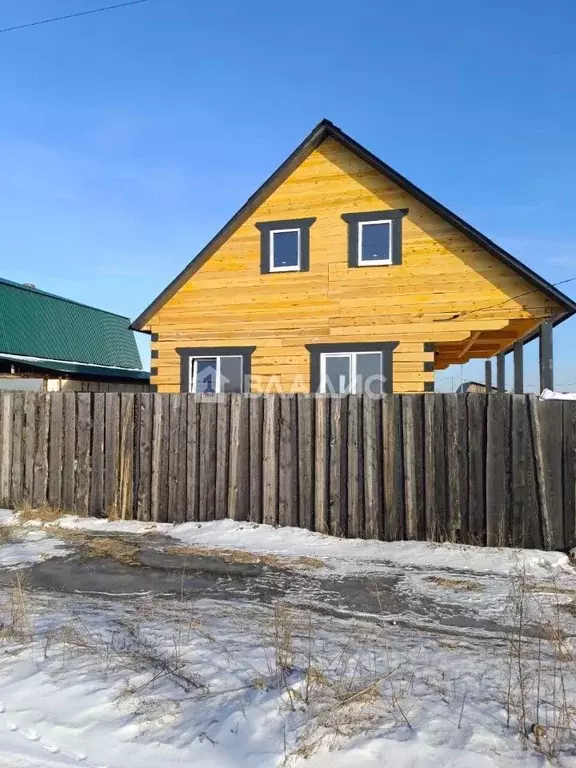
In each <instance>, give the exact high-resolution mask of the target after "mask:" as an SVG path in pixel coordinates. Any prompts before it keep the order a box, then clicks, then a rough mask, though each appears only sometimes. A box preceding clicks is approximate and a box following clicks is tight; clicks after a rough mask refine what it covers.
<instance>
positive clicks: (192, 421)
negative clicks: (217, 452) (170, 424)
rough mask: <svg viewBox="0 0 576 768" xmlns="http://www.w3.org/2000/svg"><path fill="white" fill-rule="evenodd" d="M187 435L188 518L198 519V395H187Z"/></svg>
mask: <svg viewBox="0 0 576 768" xmlns="http://www.w3.org/2000/svg"><path fill="white" fill-rule="evenodd" d="M186 399H187V400H188V408H187V437H186V485H187V490H186V520H198V519H199V517H198V490H199V472H200V468H199V459H200V450H199V447H200V444H199V437H200V432H199V421H200V417H199V410H198V409H199V406H198V400H197V398H196V395H186Z"/></svg>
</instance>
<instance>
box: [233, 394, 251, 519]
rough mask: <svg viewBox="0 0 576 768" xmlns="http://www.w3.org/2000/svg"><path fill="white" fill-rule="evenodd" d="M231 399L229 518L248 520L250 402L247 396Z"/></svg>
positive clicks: (235, 396)
mask: <svg viewBox="0 0 576 768" xmlns="http://www.w3.org/2000/svg"><path fill="white" fill-rule="evenodd" d="M229 397H230V436H229V445H230V459H229V473H228V516H229V517H230V518H231V519H232V520H247V519H248V515H249V502H250V499H249V492H250V481H249V476H248V475H249V461H250V451H249V427H248V420H249V400H248V398H247V397H246V395H240V394H232V395H230V396H229Z"/></svg>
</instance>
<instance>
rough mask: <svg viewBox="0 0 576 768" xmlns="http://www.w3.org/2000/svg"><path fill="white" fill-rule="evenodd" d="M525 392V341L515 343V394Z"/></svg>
mask: <svg viewBox="0 0 576 768" xmlns="http://www.w3.org/2000/svg"><path fill="white" fill-rule="evenodd" d="M523 393H524V342H523V341H517V342H516V343H515V344H514V394H516V395H522V394H523Z"/></svg>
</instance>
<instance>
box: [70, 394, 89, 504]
mask: <svg viewBox="0 0 576 768" xmlns="http://www.w3.org/2000/svg"><path fill="white" fill-rule="evenodd" d="M74 397H76V418H77V430H76V489H75V505H74V509H75V510H76V512H77V513H78V514H79V515H87V514H88V511H89V502H90V439H91V421H92V416H91V398H92V395H91V394H90V392H79V393H78V394H77V395H74Z"/></svg>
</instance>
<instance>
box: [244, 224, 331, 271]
mask: <svg viewBox="0 0 576 768" xmlns="http://www.w3.org/2000/svg"><path fill="white" fill-rule="evenodd" d="M315 221H316V218H315V217H313V218H309V219H283V220H282V221H259V222H256V224H255V225H254V226H255V227H256V228H257V229H259V230H260V272H261V273H262V274H263V275H268V274H270V272H271V270H270V232H272V231H274V230H282V229H298V230H300V266H299V268H298V269H294V270H278V271H280V272H290V271H292V272H308V271H309V270H310V227H311V226H312V224H314V222H315ZM272 271H273V273H275V270H272Z"/></svg>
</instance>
